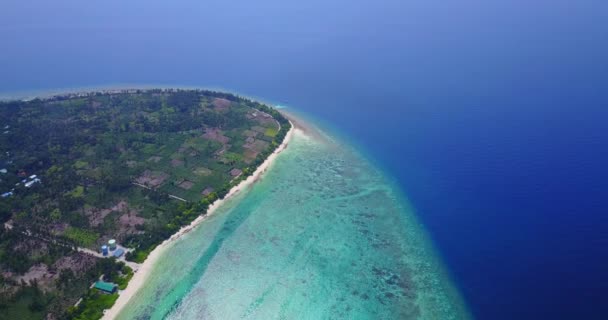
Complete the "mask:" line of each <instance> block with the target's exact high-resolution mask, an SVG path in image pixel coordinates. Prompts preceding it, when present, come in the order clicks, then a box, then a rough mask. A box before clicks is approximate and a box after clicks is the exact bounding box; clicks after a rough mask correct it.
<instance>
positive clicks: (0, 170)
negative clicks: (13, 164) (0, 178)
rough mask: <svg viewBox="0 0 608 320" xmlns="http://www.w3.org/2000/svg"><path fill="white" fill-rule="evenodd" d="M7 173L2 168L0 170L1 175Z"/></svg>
mask: <svg viewBox="0 0 608 320" xmlns="http://www.w3.org/2000/svg"><path fill="white" fill-rule="evenodd" d="M7 172H8V170H6V169H4V168H3V169H0V173H2V174H6V173H7Z"/></svg>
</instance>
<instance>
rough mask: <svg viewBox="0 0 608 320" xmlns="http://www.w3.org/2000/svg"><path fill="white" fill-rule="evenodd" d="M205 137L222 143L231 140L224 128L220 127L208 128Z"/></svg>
mask: <svg viewBox="0 0 608 320" xmlns="http://www.w3.org/2000/svg"><path fill="white" fill-rule="evenodd" d="M203 138H205V139H207V140H211V141H217V142H219V143H221V144H226V143H228V142H229V141H230V138H228V137H226V136H225V135H224V133H223V132H222V130H220V129H218V128H206V129H205V133H204V134H203Z"/></svg>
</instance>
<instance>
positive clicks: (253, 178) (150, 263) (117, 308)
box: [101, 120, 295, 320]
mask: <svg viewBox="0 0 608 320" xmlns="http://www.w3.org/2000/svg"><path fill="white" fill-rule="evenodd" d="M289 123H290V124H291V128H290V129H289V131H288V132H287V134H286V135H285V138H284V139H283V142H281V144H280V145H279V146H278V147H277V148H276V149H275V150H274V151H273V152H272V153H271V154H270V155H269V156H268V158H266V160H264V162H263V163H262V164H261V165H260V166H258V167H257V168H256V170H255V171H254V172H253V174H251V175H250V176H248V177H247V179H245V180H243V181H241V182H240V183H239V184H238V185H236V186H234V187H232V189H230V191H229V192H228V193H227V194H226V196H225V197H224V198H223V199H217V200H215V201H214V202H213V203H212V204H211V205H210V206H209V208H208V209H207V212H206V214H205V215H200V216H198V217H197V218H196V219H194V221H192V222H191V223H190V224H189V225H187V226H184V227H182V228H181V229H180V230H179V231H177V232H176V233H174V234H173V235H171V237H170V238H169V239H166V240H165V241H163V242H162V243H161V244H159V245H158V246H157V247H156V248H154V250H152V251H151V252H150V254H149V255H148V258H146V260H144V262H143V263H141V264H140V265H139V269H138V270H137V272H135V274H134V275H133V278H131V280H130V281H129V284H128V285H127V288H126V289H125V290H123V291H122V292H120V293H119V295H118V299H116V302H115V303H114V305H113V306H112V308H110V309H106V310H104V315H103V317H102V318H101V319H102V320H111V319H115V318H116V317H117V316H118V315H119V314H120V312H121V311H122V310H123V309H124V308H125V306H126V305H127V304H128V303H129V301H130V300H131V298H132V297H133V296H134V295H135V294H136V293H137V292H138V291H139V289H141V288H142V286H143V284H144V283H145V281H146V279H147V277H148V276H149V274H150V272H151V271H152V269H153V268H154V265H155V264H156V262H157V261H158V259H159V258H160V256H161V255H162V254H163V253H164V251H165V249H167V247H169V245H170V244H172V243H173V242H174V241H176V240H178V239H180V238H181V237H182V236H183V235H185V234H187V233H189V232H190V231H192V230H193V229H194V228H196V227H197V226H199V225H200V224H201V223H202V222H203V221H205V220H206V219H207V218H208V217H210V216H211V215H212V214H213V213H215V211H216V210H217V209H218V208H219V207H220V206H221V205H222V204H224V202H225V201H226V200H229V199H230V198H231V197H232V196H234V195H235V194H237V193H239V192H240V191H241V190H243V189H245V188H247V187H250V186H252V185H253V184H255V183H256V182H257V181H258V180H259V179H260V178H261V177H262V175H263V174H264V173H265V172H266V171H267V170H268V169H269V168H270V167H271V166H272V164H273V163H274V161H275V160H276V158H277V156H278V155H279V154H280V153H281V152H282V151H283V150H285V149H286V148H287V146H288V145H289V142H290V141H291V139H292V137H293V133H294V130H295V126H294V124H293V122H292V121H291V120H289Z"/></svg>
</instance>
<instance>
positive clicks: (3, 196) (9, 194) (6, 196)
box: [1, 191, 13, 198]
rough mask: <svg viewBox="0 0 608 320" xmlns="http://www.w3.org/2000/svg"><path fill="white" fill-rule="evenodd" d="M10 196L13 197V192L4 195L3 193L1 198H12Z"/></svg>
mask: <svg viewBox="0 0 608 320" xmlns="http://www.w3.org/2000/svg"><path fill="white" fill-rule="evenodd" d="M12 195H13V192H12V191H9V192H5V193H3V194H2V195H1V196H2V198H8V197H10V196H12Z"/></svg>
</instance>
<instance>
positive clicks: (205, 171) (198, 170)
mask: <svg viewBox="0 0 608 320" xmlns="http://www.w3.org/2000/svg"><path fill="white" fill-rule="evenodd" d="M192 173H194V174H195V175H197V176H201V177H206V176H208V175H210V174H211V173H212V171H211V170H210V169H207V168H205V167H198V168H196V169H194V170H193V171H192Z"/></svg>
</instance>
